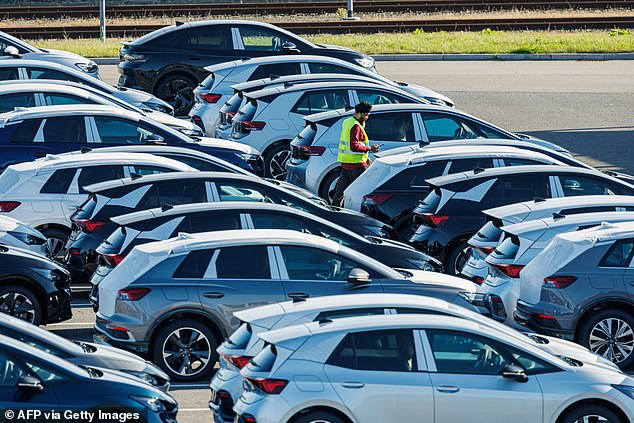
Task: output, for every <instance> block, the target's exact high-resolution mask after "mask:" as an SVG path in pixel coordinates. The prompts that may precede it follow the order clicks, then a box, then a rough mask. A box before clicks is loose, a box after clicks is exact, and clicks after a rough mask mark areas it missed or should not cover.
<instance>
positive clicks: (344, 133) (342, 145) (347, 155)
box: [337, 116, 370, 163]
mask: <svg viewBox="0 0 634 423" xmlns="http://www.w3.org/2000/svg"><path fill="white" fill-rule="evenodd" d="M354 125H359V126H360V127H361V132H362V133H363V136H364V138H365V140H364V141H363V145H365V146H366V147H369V146H370V139H369V138H368V134H366V133H365V130H364V129H363V126H362V125H361V124H360V123H359V121H358V120H357V119H355V117H354V116H351V117H349V118H348V119H346V120H344V121H343V126H342V128H341V136H340V137H339V153H338V154H337V161H339V163H364V162H367V161H368V153H367V152H365V153H362V152H357V151H352V150H350V130H351V129H352V128H353V127H354Z"/></svg>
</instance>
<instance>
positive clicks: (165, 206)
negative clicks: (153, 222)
mask: <svg viewBox="0 0 634 423" xmlns="http://www.w3.org/2000/svg"><path fill="white" fill-rule="evenodd" d="M173 208H174V206H172V205H171V204H166V203H163V204H161V211H162V212H166V211H168V210H171V209H173Z"/></svg>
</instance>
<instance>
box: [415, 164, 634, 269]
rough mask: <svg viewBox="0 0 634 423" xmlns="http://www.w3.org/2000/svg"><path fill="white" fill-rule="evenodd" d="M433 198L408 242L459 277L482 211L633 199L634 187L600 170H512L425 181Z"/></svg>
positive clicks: (421, 209)
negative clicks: (559, 200) (593, 198)
mask: <svg viewBox="0 0 634 423" xmlns="http://www.w3.org/2000/svg"><path fill="white" fill-rule="evenodd" d="M427 183H428V185H429V187H430V192H429V194H428V195H427V196H426V197H424V198H423V199H422V200H421V201H420V202H419V203H418V206H417V207H416V208H415V209H414V220H413V225H412V233H413V235H411V237H409V242H410V243H411V244H412V245H414V246H416V247H417V248H419V249H420V250H421V251H424V252H426V253H427V254H429V255H431V256H432V257H436V258H438V259H439V260H440V261H441V262H443V264H444V266H445V270H447V271H448V272H449V273H450V274H459V273H460V272H461V270H462V268H463V266H464V263H465V262H466V260H467V258H468V257H469V250H470V247H469V244H468V240H469V238H471V237H472V236H473V235H474V234H475V233H476V232H477V231H478V229H479V228H481V227H482V225H483V224H484V223H485V222H486V218H485V217H484V215H483V214H482V210H486V209H490V208H493V207H499V206H502V205H505V204H513V203H518V202H521V201H529V200H530V199H535V198H554V197H575V196H582V195H633V194H634V186H632V185H630V184H627V183H625V182H623V181H620V180H618V179H616V178H613V177H611V176H608V175H606V174H604V173H602V172H599V171H596V170H589V169H582V168H576V167H569V166H537V165H535V166H513V167H502V168H497V169H484V170H476V171H470V172H462V173H456V174H453V175H447V176H440V177H437V178H432V179H429V180H427Z"/></svg>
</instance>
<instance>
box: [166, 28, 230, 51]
mask: <svg viewBox="0 0 634 423" xmlns="http://www.w3.org/2000/svg"><path fill="white" fill-rule="evenodd" d="M161 38H163V37H161ZM161 44H162V45H167V46H170V47H176V48H179V49H187V48H189V49H194V50H232V49H233V42H232V41H231V29H230V28H229V27H228V26H225V25H207V26H201V27H196V28H188V29H181V30H178V31H174V32H173V33H172V34H169V35H167V36H166V37H165V39H162V40H161Z"/></svg>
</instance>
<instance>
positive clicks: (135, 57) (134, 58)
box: [123, 53, 147, 63]
mask: <svg viewBox="0 0 634 423" xmlns="http://www.w3.org/2000/svg"><path fill="white" fill-rule="evenodd" d="M123 60H124V61H126V62H140V63H142V62H145V61H146V60H147V59H146V58H145V56H143V55H142V54H132V53H128V54H124V55H123Z"/></svg>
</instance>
